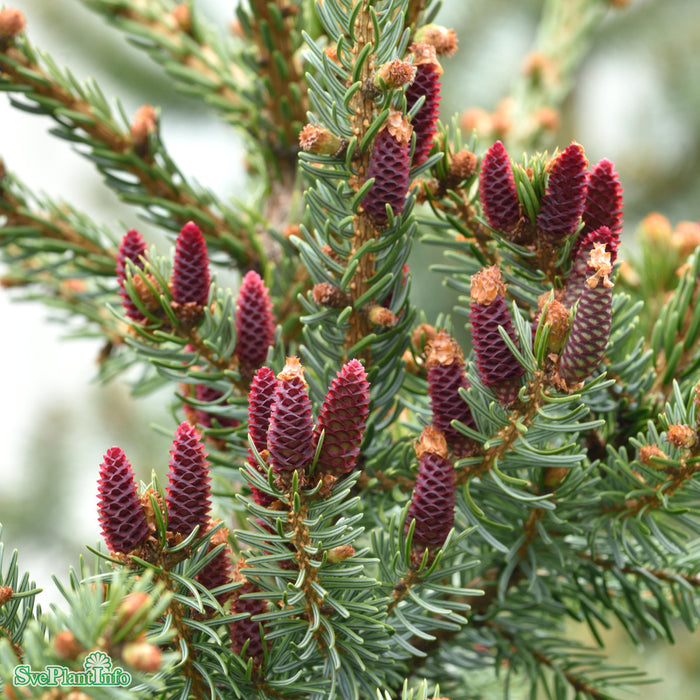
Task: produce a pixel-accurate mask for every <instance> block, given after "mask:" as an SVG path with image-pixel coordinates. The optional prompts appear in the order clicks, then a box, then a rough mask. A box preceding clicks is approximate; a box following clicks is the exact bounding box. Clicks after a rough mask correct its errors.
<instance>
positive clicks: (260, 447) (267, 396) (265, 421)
mask: <svg viewBox="0 0 700 700" xmlns="http://www.w3.org/2000/svg"><path fill="white" fill-rule="evenodd" d="M278 384H279V382H278V381H277V377H276V376H275V373H274V372H273V371H272V370H271V369H270V368H269V367H261V368H260V369H259V370H258V371H257V372H256V373H255V376H254V377H253V381H252V382H251V384H250V391H249V392H248V434H249V435H250V437H251V440H252V441H253V444H254V445H255V449H256V450H257V451H258V452H259V453H260V454H262V453H263V452H264V451H265V450H267V431H268V430H269V428H270V413H271V411H272V404H273V403H274V400H275V392H276V391H277V385H278ZM248 464H250V466H251V467H253V469H256V470H257V471H260V465H259V464H258V461H257V459H256V458H255V455H254V454H253V451H252V450H251V449H250V448H248ZM251 490H252V493H253V498H254V499H255V502H256V503H257V504H258V505H261V506H265V507H267V506H269V505H270V503H272V501H273V500H274V499H273V498H272V496H269V495H268V494H266V493H263V492H262V491H259V490H258V489H256V488H255V487H254V486H251Z"/></svg>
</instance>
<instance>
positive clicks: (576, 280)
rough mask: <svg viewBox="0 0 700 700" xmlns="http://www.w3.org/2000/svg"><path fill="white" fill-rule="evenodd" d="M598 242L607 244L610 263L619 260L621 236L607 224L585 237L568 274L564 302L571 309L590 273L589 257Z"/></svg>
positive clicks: (612, 263)
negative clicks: (618, 251)
mask: <svg viewBox="0 0 700 700" xmlns="http://www.w3.org/2000/svg"><path fill="white" fill-rule="evenodd" d="M596 243H602V244H603V245H605V250H606V251H607V252H608V253H610V264H611V265H614V264H615V261H616V260H617V248H618V246H619V245H620V238H619V236H617V235H616V234H614V233H613V232H612V231H611V230H610V229H609V228H608V227H607V226H601V227H600V228H599V229H596V230H595V231H590V232H589V233H588V234H586V235H585V236H584V237H583V240H582V241H581V244H580V245H579V247H578V252H577V253H576V256H575V258H574V264H573V265H572V266H571V270H569V274H568V275H567V276H566V286H565V287H564V297H563V298H562V303H563V304H564V306H566V307H567V308H568V309H570V308H571V307H572V306H573V305H574V304H575V303H576V301H577V299H578V298H579V297H580V296H581V292H582V291H583V287H584V284H585V282H586V280H587V279H588V277H590V273H589V272H588V271H587V267H588V259H589V258H590V255H591V253H592V252H593V248H594V247H595V245H596Z"/></svg>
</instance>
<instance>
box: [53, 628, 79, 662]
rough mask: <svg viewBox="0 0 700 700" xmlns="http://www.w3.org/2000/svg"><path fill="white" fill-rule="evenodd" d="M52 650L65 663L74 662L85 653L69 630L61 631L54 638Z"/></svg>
mask: <svg viewBox="0 0 700 700" xmlns="http://www.w3.org/2000/svg"><path fill="white" fill-rule="evenodd" d="M53 648H54V651H55V652H56V653H57V654H58V655H59V656H60V657H61V658H62V659H65V660H66V661H75V659H77V658H78V656H80V654H82V653H83V652H84V651H85V648H84V647H83V645H82V644H80V642H78V640H77V639H76V638H75V635H74V634H73V633H72V632H71V631H70V630H62V631H61V632H59V633H58V634H57V635H56V636H55V637H54V640H53Z"/></svg>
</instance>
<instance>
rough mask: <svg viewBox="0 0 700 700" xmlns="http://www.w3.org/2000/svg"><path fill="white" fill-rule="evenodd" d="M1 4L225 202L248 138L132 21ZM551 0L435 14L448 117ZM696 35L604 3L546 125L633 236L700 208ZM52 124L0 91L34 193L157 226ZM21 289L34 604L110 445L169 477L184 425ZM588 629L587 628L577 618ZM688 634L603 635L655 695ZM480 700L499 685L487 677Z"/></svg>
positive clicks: (19, 447)
mask: <svg viewBox="0 0 700 700" xmlns="http://www.w3.org/2000/svg"><path fill="white" fill-rule="evenodd" d="M7 4H8V5H9V4H11V5H12V6H14V7H17V8H19V9H20V10H22V11H23V12H24V13H25V15H26V17H27V30H28V33H29V36H30V37H31V39H32V41H33V42H34V43H35V45H37V46H38V47H40V48H41V49H43V50H45V51H47V52H48V53H50V54H51V56H52V57H53V59H54V60H55V61H56V63H57V64H58V65H61V66H69V67H70V68H71V70H72V71H73V73H74V74H75V75H76V76H77V77H78V78H79V79H85V78H87V77H90V76H92V77H94V78H95V79H96V80H97V81H98V82H99V83H100V85H101V86H102V89H103V91H104V93H105V94H106V95H107V96H108V97H113V98H115V99H117V98H118V99H119V100H120V101H121V102H122V104H123V105H124V108H125V111H126V113H127V114H133V113H134V111H135V110H136V109H137V108H138V107H140V106H141V105H142V104H144V103H149V104H152V105H154V106H158V107H159V108H160V109H161V134H162V138H163V140H164V142H165V143H166V145H167V147H168V149H169V151H170V153H171V154H172V155H173V156H174V157H175V159H176V161H177V162H178V163H179V165H180V167H181V169H182V170H183V171H184V172H185V173H187V174H189V176H191V178H193V179H195V180H198V181H199V182H201V183H202V185H204V186H206V187H208V188H210V189H212V190H213V191H214V192H216V193H217V194H219V195H220V196H221V197H223V198H228V197H230V196H231V194H232V193H236V194H237V196H239V197H241V198H243V199H244V196H241V194H240V193H244V192H245V174H244V168H243V163H242V155H243V151H242V147H241V139H240V138H239V137H238V136H237V134H236V133H235V132H234V131H233V130H232V129H231V128H230V127H228V126H227V125H225V124H224V123H223V122H221V121H220V120H219V119H217V118H216V117H215V116H214V115H213V114H212V113H211V112H209V111H207V110H205V109H203V108H202V107H201V106H200V105H199V103H197V102H196V101H194V100H190V99H188V98H186V97H183V96H180V95H178V94H177V93H175V92H174V91H173V89H172V87H171V85H170V81H169V79H168V78H167V77H166V76H165V75H164V74H163V72H162V71H161V70H160V69H159V68H158V67H157V66H156V65H155V64H153V63H151V62H150V61H149V60H148V59H147V58H146V57H145V55H143V54H142V53H141V52H139V51H137V50H136V49H134V48H133V47H132V46H130V45H129V43H128V42H127V40H126V39H125V37H124V36H123V35H122V34H120V33H119V32H118V31H115V30H113V29H111V28H110V27H109V26H108V25H107V24H106V23H105V22H104V21H103V20H102V19H101V18H100V17H99V16H98V15H96V14H94V13H93V12H91V11H89V10H87V9H86V8H85V7H84V5H83V4H82V3H81V2H80V0H61V1H60V2H48V1H47V0H14V2H11V3H7ZM612 4H615V3H613V2H611V5H612ZM617 4H618V5H624V4H625V3H623V2H618V3H617ZM235 5H236V2H235V0H198V6H199V7H200V9H201V11H202V12H203V13H204V14H206V15H207V16H208V17H209V18H210V19H211V20H212V21H214V22H215V23H217V24H218V25H219V26H220V27H221V31H222V32H226V31H228V30H229V29H228V28H229V25H230V22H231V19H232V18H233V9H234V7H235ZM543 5H544V3H543V2H542V1H540V0H488V1H487V0H445V2H444V7H443V9H442V10H441V13H440V15H439V17H438V21H439V22H440V23H442V24H445V25H446V26H451V27H453V28H454V29H455V30H456V32H457V35H458V37H459V44H460V48H459V51H458V52H457V54H456V56H455V57H454V58H452V59H447V60H446V61H445V62H444V67H445V74H444V76H443V85H444V88H443V102H442V118H443V119H444V120H448V119H449V118H451V116H452V115H453V114H455V113H462V112H463V111H464V110H466V109H469V108H482V109H484V110H486V111H487V112H493V111H494V110H495V109H496V108H497V105H498V104H499V101H500V100H501V99H502V98H503V97H505V96H506V95H508V94H509V91H510V90H511V89H512V87H513V85H514V84H515V83H516V82H517V79H518V76H519V75H520V73H521V70H522V65H523V60H524V58H525V56H526V55H527V54H528V52H529V51H530V50H531V48H532V46H533V44H534V42H535V40H536V36H537V31H538V20H539V17H540V14H541V12H542V8H543ZM698 46H700V2H698V1H697V0H664V2H654V0H631V2H629V3H627V5H626V7H620V8H612V9H611V10H610V11H609V14H608V17H607V18H606V20H605V22H604V23H603V26H602V28H601V30H600V31H599V32H598V33H597V35H596V38H595V41H594V44H593V46H592V48H591V51H590V53H589V54H588V55H587V57H586V58H585V59H584V61H583V63H582V65H581V68H580V70H579V71H578V72H577V75H576V80H575V87H574V89H573V91H572V93H571V95H570V97H569V98H568V99H567V100H566V103H565V104H564V108H563V110H562V113H561V115H560V123H559V128H558V129H557V130H556V131H555V132H554V133H553V134H552V135H551V138H550V139H549V140H550V143H549V144H548V146H550V148H551V147H554V146H558V147H560V148H563V147H566V146H567V145H568V144H569V143H570V141H571V140H572V139H575V140H576V141H578V142H580V143H581V144H583V145H584V147H585V149H586V154H587V156H588V158H589V160H590V161H591V163H595V162H597V161H598V160H600V159H601V158H604V157H605V158H609V159H610V160H612V161H613V162H614V163H615V165H616V168H617V170H618V172H619V174H620V179H621V182H622V184H623V187H624V189H625V228H624V243H625V244H626V245H627V246H628V247H633V245H634V242H633V234H634V231H635V229H636V228H637V226H638V224H639V222H640V221H641V220H642V219H643V218H644V217H645V216H646V215H647V214H648V213H650V212H651V211H654V210H656V211H659V212H661V213H662V214H664V215H665V216H666V217H668V219H669V220H670V221H671V223H672V224H675V223H676V222H678V221H681V220H691V221H697V220H698V219H700V51H698V50H697V47H698ZM51 126H52V125H51V123H50V122H49V121H48V120H47V119H46V118H42V117H35V116H31V115H28V114H25V113H23V112H19V111H16V110H14V109H12V108H11V106H10V104H9V100H8V99H7V98H6V96H4V95H0V156H1V157H2V158H3V159H4V161H5V163H6V165H7V167H8V169H9V170H11V171H13V172H14V173H16V174H17V175H18V176H19V177H20V178H21V179H22V180H23V181H24V182H25V183H30V184H31V185H32V186H33V187H34V188H35V189H36V190H38V191H43V192H45V193H46V194H48V195H49V196H51V197H54V198H58V199H66V200H68V201H70V202H72V203H73V204H75V205H76V206H78V207H79V208H80V209H82V210H83V211H86V212H88V213H89V214H90V215H92V216H93V217H94V218H95V220H96V221H98V222H100V223H105V224H107V225H108V226H109V227H110V228H111V229H112V230H113V231H114V232H115V234H117V235H119V236H121V235H122V234H123V232H124V231H126V230H127V229H128V228H132V227H137V228H139V229H140V230H141V231H142V233H144V234H146V235H152V236H153V235H155V233H154V232H153V231H151V230H150V229H149V227H148V226H147V225H145V224H144V223H143V222H141V221H140V220H139V218H138V215H137V212H136V211H135V210H134V209H132V208H129V207H125V206H124V205H121V204H120V203H119V202H118V200H117V198H116V196H115V195H113V194H112V193H111V191H110V190H108V189H107V188H106V187H105V186H103V185H102V183H101V182H100V179H99V178H97V177H95V171H94V170H93V169H92V167H91V166H90V164H89V163H88V162H87V161H85V160H84V159H82V158H81V157H80V156H79V155H78V154H76V153H75V152H73V151H72V150H71V149H70V147H69V145H68V144H66V143H65V142H60V141H58V140H56V139H54V138H53V137H51V136H50V135H49V134H48V129H49V128H50V127H51ZM482 145H483V148H485V147H486V146H488V143H487V142H485V141H484V142H483V144H482ZM483 148H482V149H481V150H483ZM511 155H513V156H514V157H517V155H518V154H511ZM164 245H165V247H164V248H163V249H162V250H163V251H166V250H167V244H164ZM426 256H427V257H426ZM414 259H415V260H418V259H420V260H421V263H420V264H414V266H413V268H412V269H413V274H414V285H413V290H414V296H415V300H416V302H417V303H418V304H419V305H421V304H422V305H424V306H425V307H426V309H427V312H428V317H429V319H431V318H434V315H435V314H436V313H437V312H438V311H441V310H444V309H445V308H447V307H449V305H450V304H451V301H450V298H449V295H448V294H447V292H444V291H440V290H441V289H442V287H441V286H440V285H441V279H440V278H439V276H438V275H435V274H430V273H429V272H428V264H429V263H428V264H426V263H425V262H424V261H425V260H426V259H428V260H429V261H430V262H437V261H439V259H440V258H439V253H438V252H436V251H435V249H434V248H430V249H427V250H425V251H423V250H421V251H420V258H418V256H417V255H414ZM1 272H2V270H1V268H0V273H1ZM14 296H15V295H14V294H13V293H12V290H0V319H1V322H2V327H3V332H2V339H3V342H2V343H0V366H2V367H3V371H2V374H1V375H0V387H2V392H3V397H2V409H1V410H2V413H1V415H0V420H1V422H0V426H1V427H0V438H1V439H0V523H2V524H3V526H4V532H3V540H4V542H5V544H6V546H7V547H8V548H9V549H13V548H15V547H17V548H19V550H20V567H21V568H24V569H27V570H29V571H30V572H31V574H32V577H33V578H34V579H35V580H36V581H37V583H38V584H39V585H40V586H42V587H44V588H45V593H43V594H42V602H43V603H47V602H50V601H57V600H59V595H58V592H57V591H56V590H55V587H54V586H53V583H52V582H51V580H50V575H51V574H52V573H55V574H56V575H57V576H58V577H59V578H60V579H64V580H65V577H66V572H67V570H68V567H69V566H70V565H74V566H75V565H76V564H77V562H78V557H79V556H80V554H81V553H85V554H88V553H87V551H86V550H85V548H84V545H85V544H91V545H92V544H94V542H96V541H97V540H98V539H99V529H98V526H97V520H96V488H95V484H96V478H97V471H98V467H99V464H100V462H101V459H102V455H103V454H104V452H105V451H106V450H107V449H108V448H109V447H110V446H112V445H119V446H120V447H122V448H123V449H124V450H125V451H126V453H127V455H128V456H129V458H130V460H131V462H132V464H133V466H134V468H135V471H136V473H137V477H138V478H142V479H144V480H146V481H148V480H149V479H150V472H151V470H152V469H155V470H156V472H158V473H159V474H165V472H166V471H167V460H168V449H169V445H170V441H171V438H170V437H168V436H167V433H166V434H165V435H164V434H163V432H162V431H161V432H158V431H157V430H154V429H153V426H164V427H165V429H166V431H167V432H168V433H170V434H172V430H173V428H174V425H175V422H174V420H173V418H172V415H171V413H170V412H169V409H168V406H169V404H170V402H171V400H172V396H171V394H170V393H169V392H168V393H166V394H164V395H163V394H160V395H158V394H156V395H152V396H150V397H148V398H147V399H139V400H138V401H135V400H134V399H133V398H132V397H130V395H129V391H128V387H127V386H126V384H125V383H122V382H113V383H112V384H110V385H109V386H102V385H99V384H98V383H96V381H95V376H96V362H95V361H96V357H97V354H98V352H99V349H100V348H99V344H98V343H97V342H94V343H91V342H86V341H62V340H61V337H62V335H63V334H65V332H66V330H67V328H66V327H65V326H64V325H62V324H60V323H53V322H52V318H51V315H50V312H48V311H47V310H46V309H45V308H44V307H42V306H40V305H36V304H32V303H12V299H13V297H14ZM460 322H461V321H460ZM88 556H90V555H89V554H88ZM580 634H581V635H582V636H583V637H584V638H586V631H585V630H581V631H580ZM678 634H679V639H680V640H681V643H680V644H678V645H677V646H676V647H674V648H668V647H664V648H663V650H661V651H660V650H659V649H656V647H655V646H654V644H653V642H644V643H643V646H642V647H641V648H639V649H635V648H633V647H632V646H631V645H630V644H629V642H628V641H627V639H626V637H625V636H624V635H622V634H621V633H620V632H619V631H617V630H615V629H613V630H612V631H611V633H610V638H609V646H611V648H613V649H615V650H617V651H616V653H617V654H618V655H619V658H620V659H621V660H622V661H628V662H630V663H642V665H643V666H644V667H645V668H646V669H647V671H648V672H649V674H650V675H651V676H660V677H664V678H665V681H664V683H663V684H662V685H657V686H651V687H650V688H649V689H647V690H646V691H645V694H646V696H647V697H649V698H677V699H684V698H688V699H689V700H690V698H696V697H697V696H698V695H699V694H700V661H698V659H699V658H700V646H699V645H698V644H697V643H696V642H695V640H692V639H691V638H690V637H689V636H688V635H687V633H686V632H684V631H683V630H682V629H681V628H679V630H678ZM640 659H642V661H641V662H640ZM484 697H490V695H489V692H488V691H487V690H486V689H485V690H484ZM495 697H498V695H496V696H495Z"/></svg>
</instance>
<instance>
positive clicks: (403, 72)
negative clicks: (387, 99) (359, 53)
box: [373, 58, 416, 90]
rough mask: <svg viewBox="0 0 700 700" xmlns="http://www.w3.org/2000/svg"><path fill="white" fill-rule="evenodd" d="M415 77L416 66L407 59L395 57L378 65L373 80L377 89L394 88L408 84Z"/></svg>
mask: <svg viewBox="0 0 700 700" xmlns="http://www.w3.org/2000/svg"><path fill="white" fill-rule="evenodd" d="M415 77H416V67H415V66H414V65H412V64H411V63H409V62H408V61H401V60H400V59H398V58H397V59H395V60H393V61H389V62H388V63H384V64H382V65H381V66H379V68H378V69H377V72H376V73H375V74H374V81H373V82H374V86H375V87H376V88H377V89H378V90H385V89H388V90H395V89H397V88H400V87H401V86H402V85H409V84H410V83H412V82H413V81H414V80H415Z"/></svg>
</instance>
